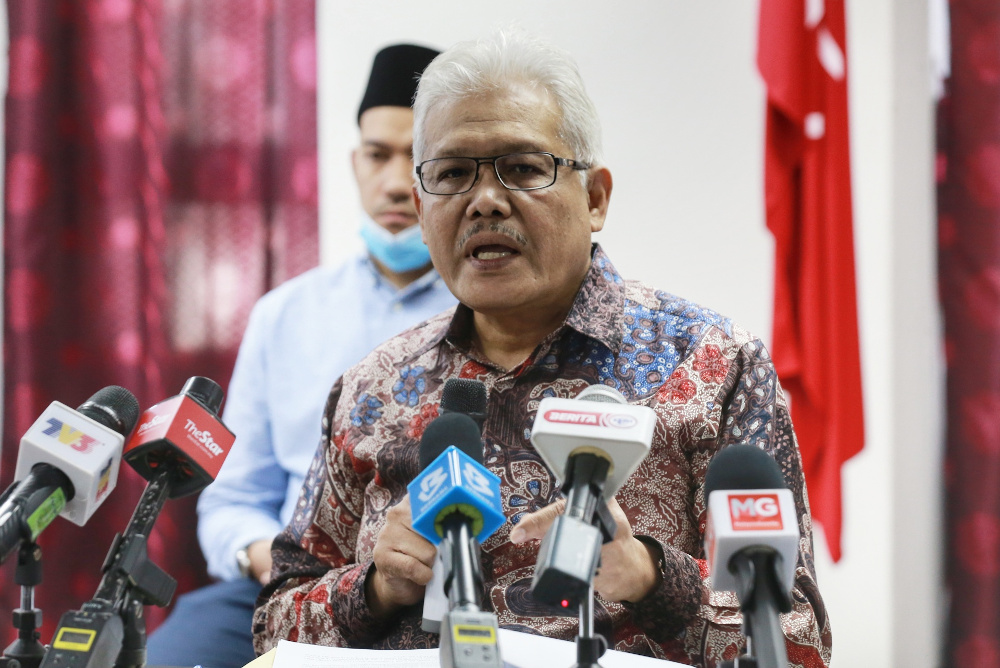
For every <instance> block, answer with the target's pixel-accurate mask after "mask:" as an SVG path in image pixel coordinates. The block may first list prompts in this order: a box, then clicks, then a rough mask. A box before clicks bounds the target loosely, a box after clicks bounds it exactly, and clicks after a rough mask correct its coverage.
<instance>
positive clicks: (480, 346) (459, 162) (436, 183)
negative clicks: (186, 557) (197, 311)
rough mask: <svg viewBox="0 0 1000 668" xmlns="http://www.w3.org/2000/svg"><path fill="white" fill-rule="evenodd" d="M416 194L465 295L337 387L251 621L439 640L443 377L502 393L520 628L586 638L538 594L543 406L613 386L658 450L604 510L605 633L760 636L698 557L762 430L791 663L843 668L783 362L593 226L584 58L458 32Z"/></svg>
mask: <svg viewBox="0 0 1000 668" xmlns="http://www.w3.org/2000/svg"><path fill="white" fill-rule="evenodd" d="M414 114H415V120H414V142H413V144H414V164H415V165H417V167H416V172H417V180H416V184H415V187H414V196H415V200H416V205H417V211H418V215H419V218H420V224H421V227H422V232H423V238H424V241H425V242H426V244H427V246H428V248H429V249H430V252H431V258H432V260H433V262H434V266H435V268H436V269H437V270H438V271H439V272H440V274H441V276H442V278H443V279H444V281H445V283H446V284H447V285H448V287H449V289H450V290H451V292H452V293H453V294H454V295H455V296H456V297H457V298H458V300H459V302H460V303H459V305H458V306H457V307H455V308H453V309H450V310H448V311H446V312H444V313H442V314H440V315H438V316H436V317H435V318H432V319H430V320H429V321H427V322H425V323H423V324H421V325H419V326H417V327H415V328H413V329H411V330H409V331H407V332H405V333H403V334H401V335H399V336H397V337H395V338H393V339H391V340H389V341H387V342H386V343H384V344H383V345H381V346H379V347H378V348H377V349H376V350H375V351H374V352H372V354H370V355H369V356H368V357H366V358H365V359H364V360H363V361H362V362H361V363H359V364H358V365H357V366H355V367H354V368H352V369H351V370H349V371H348V372H347V373H345V374H344V376H343V377H342V378H341V379H340V380H338V381H337V383H336V384H335V385H334V387H333V390H332V392H331V394H330V398H329V401H328V402H327V407H326V412H325V415H324V419H323V442H322V445H321V448H320V451H319V452H318V454H317V457H316V459H315V460H314V461H313V464H312V468H311V469H310V473H309V475H308V477H307V479H306V482H305V485H304V487H303V490H302V496H301V498H300V500H299V505H298V508H297V509H296V512H295V515H294V517H293V519H292V521H291V523H290V524H289V526H288V527H287V528H286V529H285V530H284V532H283V533H282V534H280V535H279V536H278V538H277V539H276V540H275V542H274V546H273V552H272V554H273V560H274V568H273V570H272V580H271V583H270V584H269V585H268V587H267V588H266V589H265V591H264V593H263V595H262V599H261V605H260V606H259V607H258V608H257V611H256V614H255V617H254V633H255V645H256V648H257V650H258V651H259V652H263V651H266V650H267V649H269V648H270V647H272V646H274V645H275V644H276V643H277V641H278V640H279V639H282V638H284V639H291V640H297V641H299V642H308V643H315V644H323V645H337V646H347V647H372V648H396V649H404V648H418V647H434V646H436V645H437V644H438V640H439V639H438V636H437V635H436V634H431V633H427V632H425V631H423V630H422V629H421V624H420V622H421V602H422V600H423V596H424V589H425V585H426V584H427V583H428V582H429V580H430V578H431V573H432V570H431V569H432V566H433V562H434V558H435V548H434V546H433V545H431V544H430V543H429V542H427V541H426V540H425V539H424V538H422V537H421V536H420V535H419V534H417V533H416V532H415V531H414V530H413V528H412V526H411V524H410V504H409V498H408V496H407V492H406V485H407V484H408V483H409V482H410V481H411V480H412V479H413V478H414V477H415V476H416V475H417V473H419V463H418V449H419V442H420V438H421V435H422V434H423V430H424V427H425V426H426V424H427V423H428V422H429V421H430V420H432V419H434V417H436V416H437V414H438V411H439V409H440V406H439V405H440V401H441V392H442V387H443V385H444V382H445V381H446V380H448V379H450V378H476V379H479V380H481V381H482V382H483V383H485V385H486V386H487V388H488V390H489V404H488V410H487V415H486V419H485V422H484V424H483V447H484V463H485V465H486V467H487V468H489V470H491V471H492V472H493V473H495V474H496V475H497V476H499V477H500V480H501V495H502V498H503V505H504V512H505V514H506V516H507V522H506V523H505V524H504V525H503V526H502V527H501V528H500V529H499V530H498V531H497V532H496V533H495V534H493V536H491V537H490V538H488V539H487V540H486V541H485V542H484V543H483V545H482V571H483V580H484V582H483V591H482V595H483V600H484V601H485V606H486V607H487V608H488V609H491V610H493V611H494V612H495V613H496V615H497V618H498V620H499V624H500V626H501V627H503V628H509V629H514V630H520V631H526V632H530V633H536V634H542V635H546V636H550V637H555V638H562V639H567V640H569V639H572V638H573V637H574V636H575V635H576V633H577V619H576V617H575V616H567V615H566V612H565V611H562V610H559V609H556V608H554V607H549V606H547V605H544V604H542V603H541V602H539V601H537V600H535V599H534V598H533V597H532V595H531V591H530V588H531V579H532V574H533V570H534V564H535V562H536V559H537V557H538V547H539V543H538V539H540V538H542V537H543V536H544V534H545V531H546V529H547V528H548V526H549V525H550V524H551V522H552V520H553V519H554V517H555V516H556V515H557V514H558V513H559V512H560V510H561V508H562V500H561V499H560V496H561V495H560V493H559V490H558V484H557V481H556V479H555V478H554V476H553V474H552V472H551V471H550V470H549V469H548V468H547V467H546V466H545V464H544V463H543V461H542V459H541V457H540V455H539V454H538V452H537V451H536V450H535V449H534V447H533V446H532V444H531V442H530V440H529V435H530V431H531V425H532V423H533V421H534V417H535V414H536V412H537V410H538V405H539V402H540V401H541V399H543V398H546V397H566V398H572V397H574V396H576V395H577V394H579V393H580V392H581V390H583V388H585V387H587V386H588V385H592V384H595V383H601V384H605V385H608V386H611V387H614V388H616V389H617V390H618V391H620V392H621V393H622V394H623V395H624V396H625V397H626V399H627V400H628V401H629V402H630V403H633V404H636V405H643V406H648V407H649V408H651V409H652V410H653V411H654V412H655V414H656V420H657V425H656V429H655V434H654V439H653V443H652V447H651V450H650V453H649V456H648V457H647V458H646V459H645V461H644V462H643V463H642V464H641V465H640V466H639V468H638V469H637V470H636V472H635V473H634V474H633V475H632V476H631V477H630V478H629V479H628V480H627V481H626V483H625V484H624V485H623V486H622V488H621V489H620V490H619V492H618V493H617V494H616V496H615V498H614V499H612V500H610V501H609V509H610V511H611V513H612V515H613V516H614V519H615V521H616V523H617V533H616V535H615V538H614V540H613V541H611V542H609V543H607V544H605V545H604V546H603V548H602V551H601V568H600V571H599V573H598V575H597V576H596V579H595V581H594V587H595V590H596V592H597V595H598V597H597V603H596V606H595V607H596V616H595V622H596V630H597V631H598V632H600V633H602V634H603V635H604V636H605V637H606V638H607V639H608V641H609V643H610V645H611V647H613V648H615V649H618V650H623V651H628V652H635V653H639V654H645V655H649V656H655V657H660V658H666V659H671V660H674V661H680V662H684V663H691V664H694V665H698V666H715V665H717V664H718V663H720V662H722V661H723V660H727V659H733V658H734V657H735V656H736V655H737V653H738V651H739V649H740V647H741V646H742V644H743V642H744V641H743V637H742V635H741V629H740V619H741V617H740V614H739V604H738V601H737V599H736V597H735V595H733V594H732V593H723V592H714V591H713V590H712V587H711V582H710V581H709V579H708V575H707V568H706V566H705V554H704V549H703V547H702V544H703V537H704V536H703V534H704V529H705V517H706V499H705V493H704V480H705V473H706V471H707V468H708V465H709V462H710V461H711V459H712V457H713V456H714V454H715V453H717V452H718V451H720V450H721V449H723V448H726V447H728V446H731V445H734V444H738V443H747V444H753V445H755V446H757V447H759V448H761V449H763V450H765V451H766V452H768V453H769V454H770V455H771V456H773V457H774V459H775V460H776V461H777V462H778V464H779V465H780V467H781V470H782V474H783V476H784V478H785V481H786V482H787V483H788V486H789V488H790V489H791V490H792V493H793V496H794V499H795V504H796V509H797V511H798V516H799V518H800V521H799V524H800V528H801V535H802V538H801V542H800V549H799V558H798V564H797V568H796V578H795V587H794V588H793V590H792V604H793V607H792V611H791V612H790V613H788V614H786V615H783V616H782V628H783V631H784V634H785V637H786V646H787V649H788V657H789V660H790V662H791V664H792V665H795V666H803V667H805V666H809V667H813V666H825V665H827V664H828V663H829V661H830V653H831V633H830V625H829V620H828V618H827V615H826V611H825V608H824V605H823V600H822V598H821V596H820V593H819V591H818V589H817V586H816V581H815V574H814V568H813V558H812V533H811V524H810V517H809V507H808V500H807V496H806V490H805V483H804V479H803V474H802V466H801V459H800V457H799V452H798V447H797V444H796V440H795V435H794V432H793V430H792V425H791V421H790V418H789V414H788V407H787V404H786V401H785V398H784V395H783V393H782V391H781V388H780V386H779V384H778V380H777V377H776V374H775V371H774V367H773V365H772V364H771V361H770V359H769V357H768V354H767V351H766V350H765V349H764V346H763V345H762V344H761V342H760V341H759V340H758V339H756V338H755V337H753V336H752V335H751V334H749V333H748V332H746V331H745V330H743V329H742V328H740V327H739V326H738V325H736V324H734V323H733V322H732V321H730V320H729V319H728V318H725V317H724V316H721V315H719V314H718V313H715V312H713V311H710V310H708V309H705V308H702V307H700V306H698V305H696V304H693V303H691V302H688V301H685V300H684V299H681V298H679V297H676V296H674V295H672V294H669V293H666V292H663V291H659V290H656V289H653V288H651V287H647V286H645V285H643V284H641V283H638V282H635V281H629V280H625V279H623V278H622V277H621V275H620V274H619V273H618V271H617V270H616V269H615V267H614V266H613V265H612V263H611V261H610V259H609V258H608V256H607V255H606V254H605V252H604V251H603V250H602V249H601V247H600V246H599V245H597V244H595V243H593V242H592V239H591V236H592V235H593V233H595V232H598V231H600V230H601V228H602V227H603V226H604V220H605V216H606V214H607V210H608V203H609V200H610V196H611V189H612V180H611V173H610V172H609V171H608V169H607V168H605V167H604V166H602V164H601V154H600V153H601V151H600V125H599V122H598V119H597V113H596V110H595V109H594V106H593V104H592V103H591V101H590V98H589V97H588V96H587V94H586V92H585V90H584V86H583V82H582V80H581V78H580V75H579V73H578V71H577V68H576V66H575V64H574V63H573V61H572V59H571V58H570V57H569V56H568V55H566V54H565V53H564V52H562V51H560V50H558V49H556V48H553V47H551V46H549V45H546V44H544V43H541V42H539V41H538V40H536V39H534V38H532V37H530V36H527V35H524V34H522V33H520V32H516V31H501V32H497V33H495V34H494V35H493V36H491V37H490V38H488V39H485V40H481V41H479V42H471V43H462V44H459V45H457V46H455V47H453V48H451V49H449V50H448V51H446V52H445V53H443V54H442V55H440V56H439V57H438V58H436V59H435V60H434V61H433V62H432V63H431V65H430V66H428V68H427V69H426V70H425V72H424V74H423V76H422V78H421V80H420V84H419V87H418V91H417V96H416V100H415V103H414Z"/></svg>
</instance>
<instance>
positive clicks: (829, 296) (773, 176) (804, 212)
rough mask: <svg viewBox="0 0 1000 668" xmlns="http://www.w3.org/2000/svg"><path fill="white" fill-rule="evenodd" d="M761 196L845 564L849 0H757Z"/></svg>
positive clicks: (818, 505) (850, 303)
mask: <svg viewBox="0 0 1000 668" xmlns="http://www.w3.org/2000/svg"><path fill="white" fill-rule="evenodd" d="M758 39H759V41H758V46H757V66H758V68H759V69H760V73H761V75H762V76H763V78H764V83H765V84H766V86H767V141H766V148H765V169H764V194H765V203H766V207H767V226H768V228H770V230H771V233H772V234H773V235H774V240H775V263H774V264H775V278H774V332H773V346H772V347H773V349H774V350H773V356H774V364H775V367H776V368H777V371H778V376H779V378H780V379H781V383H782V385H783V386H784V388H785V389H786V390H787V391H788V393H789V394H790V395H791V404H792V419H793V421H794V422H795V431H796V433H797V434H798V438H799V449H800V450H801V452H802V464H803V467H804V468H805V474H806V485H807V486H808V489H809V502H810V505H811V507H812V514H813V518H814V519H816V520H817V521H818V522H819V523H820V524H822V525H823V531H824V533H825V535H826V538H827V543H828V545H829V547H830V554H831V556H832V557H833V559H834V561H837V560H839V559H840V556H841V547H840V528H841V498H840V468H841V466H842V465H843V463H844V462H845V461H847V460H848V459H849V458H851V457H852V456H854V455H855V454H857V453H858V452H859V451H860V450H861V448H862V445H863V443H864V420H863V416H862V405H861V360H860V355H859V352H858V317H857V302H856V297H855V286H854V233H853V229H852V222H851V170H850V152H849V150H848V121H847V51H846V44H847V41H846V28H845V23H844V0H825V1H824V0H761V3H760V26H759V35H758Z"/></svg>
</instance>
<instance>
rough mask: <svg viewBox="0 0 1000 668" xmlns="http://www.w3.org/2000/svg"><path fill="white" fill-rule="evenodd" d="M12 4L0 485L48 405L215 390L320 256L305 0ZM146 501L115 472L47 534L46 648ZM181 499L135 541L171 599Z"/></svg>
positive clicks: (179, 573)
mask: <svg viewBox="0 0 1000 668" xmlns="http://www.w3.org/2000/svg"><path fill="white" fill-rule="evenodd" d="M7 4H8V7H7V10H8V14H9V25H10V86H9V90H8V94H7V99H6V119H5V121H6V128H5V130H6V142H7V143H6V156H5V157H6V174H5V178H6V187H5V194H4V214H5V228H4V262H5V267H4V279H5V285H4V290H5V292H4V306H5V312H4V360H3V363H4V372H5V386H4V409H5V410H4V425H3V427H4V429H3V437H4V438H3V449H2V457H0V484H2V486H3V487H4V488H6V486H7V485H9V484H10V483H11V480H12V476H13V471H14V463H15V461H16V455H17V443H18V441H19V439H20V436H21V434H23V433H24V431H25V430H26V429H27V427H28V426H29V425H30V424H31V423H32V422H33V421H34V419H35V418H36V417H37V416H38V415H39V414H40V413H41V412H42V411H43V410H44V408H45V407H46V406H47V405H48V403H49V402H50V401H52V400H59V401H62V402H63V403H66V404H69V405H71V406H77V405H79V404H80V403H82V402H83V401H84V400H86V399H87V398H88V397H89V396H90V395H91V394H93V393H94V392H95V391H97V390H98V389H100V388H101V387H104V386H106V385H110V384H117V385H122V386H123V387H126V388H128V389H129V390H131V391H132V392H133V393H134V394H135V395H136V396H137V397H138V398H139V403H140V405H141V406H142V408H146V407H148V406H150V405H151V404H153V403H156V402H158V401H160V400H162V399H164V398H166V397H168V396H170V395H174V394H176V393H177V392H178V391H179V390H180V388H181V386H182V385H183V383H184V381H185V379H186V378H188V377H189V376H192V375H202V376H208V377H210V378H213V379H214V380H216V381H217V382H219V383H220V384H221V385H222V386H223V388H225V387H226V385H227V384H228V381H229V374H230V372H231V369H232V365H233V362H234V359H235V354H236V350H237V347H238V345H239V341H240V338H241V336H242V333H243V328H244V326H245V324H246V319H247V316H248V314H249V310H250V308H251V306H252V305H253V303H254V301H255V300H256V299H257V297H258V296H260V295H261V294H262V293H263V292H265V291H266V290H268V289H269V288H271V287H273V286H274V285H275V284H277V283H279V282H281V281H282V280H284V279H286V278H288V277H290V276H293V275H295V274H297V273H300V272H301V271H303V270H305V269H307V268H309V267H311V266H314V265H315V264H316V262H317V259H318V252H317V250H318V226H317V202H316V198H317V175H316V40H315V4H314V0H212V1H211V2H203V1H201V0H60V1H57V0H10V1H9V2H8V3H7ZM144 484H145V482H144V481H143V480H142V479H141V478H140V477H139V476H138V475H136V474H135V473H134V472H132V471H131V469H129V467H128V466H126V465H123V466H122V475H121V477H120V479H119V481H118V489H117V490H116V491H115V492H114V493H113V494H112V495H111V497H110V499H109V500H108V501H107V502H106V503H105V504H104V505H103V506H102V507H101V508H100V510H98V512H97V514H96V515H95V516H94V517H93V518H92V519H91V520H90V522H89V523H88V524H87V526H86V527H84V528H77V527H75V526H73V525H71V524H69V523H68V522H66V521H64V520H58V521H56V522H55V523H53V524H52V525H51V526H50V527H49V528H48V530H47V531H46V532H45V533H43V534H42V536H41V538H40V541H39V542H40V544H41V545H42V548H43V550H44V555H45V557H44V561H45V570H44V577H45V579H44V582H43V584H42V585H41V586H40V587H39V588H38V589H37V590H36V604H37V605H38V607H40V608H42V610H43V611H44V616H45V622H46V623H45V625H44V627H43V634H42V640H43V641H45V642H48V641H50V640H51V635H52V632H53V630H54V624H55V622H56V621H57V620H58V618H59V616H60V615H61V614H62V613H63V612H65V611H66V610H68V609H73V608H77V607H79V606H80V604H81V603H83V602H84V601H86V600H87V599H89V598H90V597H91V596H92V595H93V593H94V591H95V589H96V586H97V583H98V581H99V577H100V566H101V563H102V561H103V559H104V556H105V553H106V552H107V549H108V547H109V546H110V544H111V539H112V536H113V535H114V533H115V532H116V531H120V530H122V529H124V527H125V525H126V523H127V522H128V519H129V517H130V515H131V513H132V510H133V508H134V507H135V503H136V501H137V500H138V498H139V495H140V493H141V491H142V488H143V486H144ZM194 503H195V499H194V498H187V499H181V500H176V501H171V502H169V503H168V504H167V506H166V508H165V511H164V514H163V515H162V516H161V517H160V518H159V520H158V522H157V525H156V529H155V532H154V535H153V536H151V537H150V556H151V558H152V560H153V561H154V562H156V563H157V564H159V565H160V566H162V567H163V568H164V569H165V570H166V571H167V572H168V573H170V574H172V575H173V576H174V577H176V578H177V579H178V581H179V588H178V590H179V591H185V590H188V589H191V588H193V587H195V586H198V585H200V584H203V583H204V582H206V581H207V577H206V575H205V570H204V561H203V559H202V556H201V553H200V551H199V549H198V546H197V541H196V539H195V531H194V529H195V518H194ZM13 561H15V559H13V558H12V559H9V560H8V563H7V564H5V565H4V567H3V568H4V570H3V571H2V572H0V582H2V583H3V584H2V586H0V641H2V642H3V646H6V644H7V643H8V642H10V640H12V639H13V637H14V633H13V630H12V629H11V628H10V623H9V621H6V620H9V611H10V610H12V609H13V608H15V607H17V604H18V590H17V587H15V586H13V584H12V579H13ZM162 617H163V612H162V611H159V610H150V611H149V619H148V622H149V628H150V629H152V628H154V627H155V626H156V624H157V623H158V622H159V621H160V620H161V619H162Z"/></svg>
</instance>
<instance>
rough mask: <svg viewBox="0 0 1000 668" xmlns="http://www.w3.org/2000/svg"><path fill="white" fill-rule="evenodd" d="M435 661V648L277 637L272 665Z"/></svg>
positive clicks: (384, 665) (386, 667) (307, 667)
mask: <svg viewBox="0 0 1000 668" xmlns="http://www.w3.org/2000/svg"><path fill="white" fill-rule="evenodd" d="M439 664H440V661H438V651H437V650H436V649H409V650H378V649H347V648H344V647H321V646H319V645H306V644H303V643H297V642H288V641H287V640H279V641H278V651H277V652H275V654H274V664H273V668H339V667H340V666H344V667H345V668H346V667H347V666H362V667H363V668H397V667H398V666H414V667H415V668H421V667H422V666H426V667H427V668H436V667H437V666H438V665H439Z"/></svg>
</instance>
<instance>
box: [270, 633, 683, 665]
mask: <svg viewBox="0 0 1000 668" xmlns="http://www.w3.org/2000/svg"><path fill="white" fill-rule="evenodd" d="M499 643H500V655H501V656H502V657H503V660H504V665H505V666H508V667H509V668H564V667H565V668H570V666H572V665H574V664H575V663H576V643H575V642H571V641H567V640H554V639H552V638H543V637H542V636H536V635H531V634H527V633H519V632H517V631H508V630H507V629H500V640H499ZM600 663H601V666H603V668H643V666H646V667H648V668H686V667H685V664H680V663H673V662H672V661H661V660H659V659H651V658H649V657H645V656H637V655H635V654H627V653H625V652H616V651H614V650H609V651H608V652H606V653H605V654H604V656H602V657H601V658H600ZM439 665H440V661H439V659H438V650H436V649H411V650H377V649H346V648H343V647H320V646H318V645H305V644H302V643H294V642H288V641H287V640H281V641H279V642H278V651H277V652H275V655H274V665H273V668H340V667H341V666H343V667H344V668H347V667H348V666H350V667H352V668H353V667H355V666H360V667H362V668H403V667H406V666H413V667H415V668H422V667H426V668H436V667H437V666H439Z"/></svg>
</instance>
